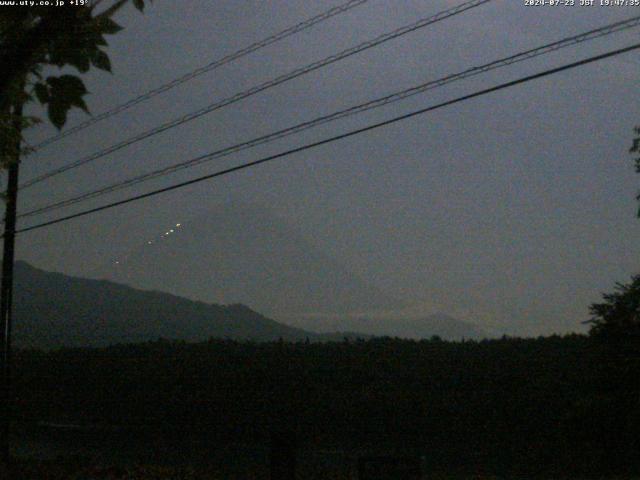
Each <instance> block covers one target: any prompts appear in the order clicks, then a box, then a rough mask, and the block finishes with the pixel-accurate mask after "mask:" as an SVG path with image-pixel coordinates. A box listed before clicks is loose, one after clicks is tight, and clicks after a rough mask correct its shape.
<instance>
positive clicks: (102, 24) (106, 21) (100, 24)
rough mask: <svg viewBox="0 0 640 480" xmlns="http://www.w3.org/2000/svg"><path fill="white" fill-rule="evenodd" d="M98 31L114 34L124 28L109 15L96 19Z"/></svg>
mask: <svg viewBox="0 0 640 480" xmlns="http://www.w3.org/2000/svg"><path fill="white" fill-rule="evenodd" d="M96 27H97V28H98V31H99V32H100V33H102V34H105V35H113V34H115V33H118V32H119V31H120V30H122V27H121V26H120V25H118V24H117V23H116V22H114V21H113V20H112V19H110V18H109V17H99V18H97V19H96Z"/></svg>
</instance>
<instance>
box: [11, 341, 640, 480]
mask: <svg viewBox="0 0 640 480" xmlns="http://www.w3.org/2000/svg"><path fill="white" fill-rule="evenodd" d="M621 361H622V362H623V363H620V362H621ZM638 364H639V361H638V358H637V356H636V357H628V356H627V357H625V358H624V359H623V360H620V359H616V357H615V356H611V355H609V354H608V353H607V352H606V349H603V348H602V346H601V345H600V344H599V343H598V342H597V341H596V340H594V339H593V338H590V337H585V336H578V335H573V336H567V337H549V338H539V339H527V340H522V339H509V338H504V339H501V340H491V341H481V342H470V341H468V342H461V343H448V342H442V341H438V340H431V341H407V340H394V339H389V338H381V339H373V340H369V341H356V342H353V341H351V342H346V341H345V342H341V343H327V344H313V343H311V344H307V343H305V342H300V343H285V342H275V343H264V344H254V343H237V342H233V341H219V340H211V341H209V342H204V343H199V344H186V343H175V342H152V343H146V344H138V345H122V346H114V347H110V348H105V349H73V350H71V349H67V350H60V351H55V352H49V353H44V352H39V351H21V352H19V353H18V354H17V361H16V374H15V388H16V391H15V395H16V397H15V398H16V402H17V403H16V413H17V415H18V418H19V419H20V420H21V421H23V422H25V421H26V422H31V421H40V420H46V421H51V422H74V423H91V424H110V425H113V424H117V425H127V426H133V425H139V426H146V427H148V426H153V425H155V426H158V427H162V429H165V430H166V429H171V428H175V429H178V430H180V431H181V432H182V435H197V434H203V433H204V434H205V435H206V436H207V438H209V439H211V440H210V441H214V440H213V439H236V440H238V439H240V440H242V441H247V442H255V443H263V444H264V442H265V441H266V439H267V438H268V436H269V432H271V431H272V429H273V428H279V429H282V428H285V429H288V430H289V431H291V432H292V434H293V433H295V434H296V437H297V438H298V439H299V441H300V442H301V443H303V444H307V445H308V444H311V445H314V446H319V447H321V446H323V445H324V446H326V445H333V446H336V445H338V446H343V447H345V448H346V447H347V446H348V447H350V448H353V447H362V446H365V445H369V446H371V445H373V446H375V445H377V446H384V449H386V450H394V451H404V452H408V451H415V452H416V453H419V454H420V455H424V457H425V459H426V463H427V465H428V466H429V468H430V469H433V470H442V471H459V470H463V471H464V470H467V471H472V472H477V471H480V470H481V471H486V472H511V473H518V474H521V475H524V474H535V473H546V474H549V473H554V474H559V473H572V474H573V473H582V474H588V473H591V474H593V473H597V472H607V473H611V472H616V471H629V470H634V469H635V470H637V469H638V468H639V467H640V461H639V459H640V455H636V454H637V452H638V446H639V444H638V438H640V414H639V411H638V408H637V402H638V398H639V395H638V393H639V391H640V390H639V389H638V381H637V379H638V374H639V373H640V369H639V368H638ZM612 372H617V373H616V375H615V376H612ZM612 379H614V380H612ZM163 431H164V430H163Z"/></svg>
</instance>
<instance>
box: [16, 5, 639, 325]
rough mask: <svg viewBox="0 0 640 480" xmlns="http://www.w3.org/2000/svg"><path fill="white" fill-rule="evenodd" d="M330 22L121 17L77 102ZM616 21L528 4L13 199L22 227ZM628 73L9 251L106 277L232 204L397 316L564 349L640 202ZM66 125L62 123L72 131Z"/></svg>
mask: <svg viewBox="0 0 640 480" xmlns="http://www.w3.org/2000/svg"><path fill="white" fill-rule="evenodd" d="M338 3H340V2H339V1H337V0H332V1H331V2H329V1H310V0H271V1H268V2H267V1H257V0H256V1H250V0H240V1H239V0H216V1H212V0H184V1H180V2H176V1H166V0H165V1H162V0H157V1H156V2H154V3H153V5H151V6H150V7H149V8H148V9H147V10H146V11H145V14H144V15H140V14H138V13H137V12H136V11H135V10H134V9H133V8H128V9H127V10H125V11H123V12H121V14H119V16H118V20H119V21H120V22H121V23H122V24H123V25H124V26H125V27H126V28H125V30H124V31H123V32H121V33H119V34H118V35H116V36H112V37H111V40H110V48H109V53H110V56H111V59H112V64H113V70H114V73H113V75H109V74H105V73H100V72H97V73H91V74H89V75H87V76H86V83H87V85H88V87H89V90H90V91H91V95H90V96H89V97H88V98H87V103H88V104H89V107H90V109H91V111H92V112H93V113H100V112H102V111H103V110H105V109H107V108H109V107H112V106H114V105H116V104H119V103H122V102H124V101H126V100H128V99H129V98H131V97H132V96H135V95H137V94H140V93H143V92H145V91H146V90H148V89H150V88H153V87H156V86H158V85H160V84H162V83H164V82H167V81H169V80H172V79H173V78H175V77H177V76H179V75H181V74H183V73H185V72H187V71H189V70H191V69H194V68H197V67H199V66H201V65H204V64H206V63H209V62H210V61H212V60H214V59H216V58H219V57H221V56H223V55H225V54H228V53H231V52H233V51H235V50H236V49H239V48H242V47H244V46H246V45H248V44H249V43H252V42H254V41H256V40H260V39H262V38H264V37H265V36H267V35H270V34H272V33H276V32H278V31H280V30H282V29H284V28H286V27H288V26H290V25H292V24H294V23H297V22H299V21H301V20H304V19H306V18H308V17H310V16H312V15H315V14H317V13H320V12H322V11H324V10H326V9H327V8H329V6H330V5H337V4H338ZM458 3H461V2H458V1H453V0H447V1H442V0H438V1H436V0H433V1H430V0H406V1H405V0H395V1H391V0H371V1H369V2H367V3H365V4H364V5H362V6H360V7H357V8H355V9H353V10H351V11H349V12H348V13H345V14H343V15H339V16H337V17H334V18H333V19H331V20H328V21H326V22H324V23H322V24H320V25H317V26H316V27H314V28H312V29H310V30H307V31H305V32H303V33H301V34H298V35H295V36H293V37H291V38H289V39H286V40H284V41H282V42H279V43H277V44H275V45H272V46H270V47H268V48H265V49H263V50H261V51H259V52H257V53H254V54H252V55H249V56H247V57H245V58H243V59H241V60H239V61H237V62H234V63H232V64H229V65H226V66H224V67H222V68H220V69H218V70H216V71H214V72H211V73H208V74H205V75H203V76H201V77H198V78H197V79H196V80H193V81H191V82H188V83H186V84H185V85H182V86H181V87H179V88H176V89H174V90H172V91H171V92H169V93H167V94H165V95H162V96H159V97H156V98H155V99H153V100H152V101H150V102H147V103H144V104H143V105H139V106H138V107H136V108H134V109H132V110H130V111H128V112H126V113H125V114H122V115H118V116H116V117H113V118H112V119H110V120H108V121H105V122H101V123H100V124H98V125H96V126H94V127H92V128H88V129H86V130H84V131H82V132H81V133H80V134H78V135H74V136H70V137H68V138H66V139H65V140H63V141H60V142H58V143H56V144H55V145H53V146H51V147H49V148H47V149H45V150H43V151H41V152H40V153H38V154H37V155H34V156H33V157H30V158H29V159H27V160H25V161H24V163H23V168H22V171H21V176H22V179H24V180H27V179H29V178H32V177H34V176H35V175H37V174H38V173H42V172H45V171H47V170H49V169H51V168H52V167H55V166H59V165H63V164H64V163H67V162H70V161H73V160H76V159H77V158H80V157H82V156H83V155H86V154H89V153H92V152H93V151H95V150H97V149H100V148H102V147H105V146H108V145H110V144H112V143H114V142H116V141H118V140H120V139H122V138H125V137H128V136H130V135H132V134H135V133H138V132H141V131H144V130H146V129H147V128H150V127H153V126H155V125H156V124H158V123H161V122H164V121H167V120H170V119H172V118H174V117H176V116H179V115H181V114H184V113H187V112H190V111H193V110H196V109H198V108H200V107H202V106H205V105H207V104H209V103H212V102H213V101H215V100H216V99H221V98H224V97H226V96H229V95H232V94H234V93H236V92H238V91H240V90H244V89H246V88H249V87H251V86H253V85H255V84H257V83H260V82H262V81H265V80H269V79H270V78H272V77H274V76H277V75H280V74H283V73H286V72H288V71H289V70H291V69H293V68H296V67H299V66H302V65H304V64H306V63H309V62H311V61H314V60H318V59H321V58H323V57H325V56H327V55H330V54H332V53H335V52H337V51H339V50H342V49H344V48H348V47H350V46H353V45H355V44H357V43H359V42H361V41H363V40H367V39H369V38H373V37H375V36H377V35H379V34H381V33H384V32H387V31H390V30H393V29H395V28H397V27H399V26H403V25H405V24H407V23H410V22H412V21H415V20H417V19H418V18H421V17H426V16H429V15H431V14H434V13H437V12H438V11H440V10H443V9H445V8H448V7H450V6H453V5H456V4H458ZM598 3H599V2H598ZM634 15H640V7H636V8H634V7H600V6H593V7H580V6H574V7H549V6H545V7H527V6H525V5H524V0H495V1H494V2H490V3H489V4H487V5H485V6H481V7H478V8H475V9H473V10H470V11H468V12H466V13H463V14H460V15H458V16H456V17H454V18H451V19H448V20H445V21H442V22H440V23H438V24H436V25H433V26H431V27H427V28H424V29H421V30H419V31H417V32H414V33H411V34H408V35H405V36H404V37H402V38H399V39H396V40H393V41H390V42H387V43H386V44H384V45H382V46H379V47H376V48H373V49H370V50H368V51H366V52H363V53H361V54H358V55H355V56H353V57H350V58H348V59H346V60H343V61H340V62H337V63H335V64H333V65H330V66H328V67H326V68H323V69H321V70H318V71H316V72H313V73H311V74H309V75H306V76H304V77H302V78H299V79H296V80H293V81H291V82H288V83H286V84H284V85H281V86H279V87H276V88H274V89H271V90H269V91H267V92H263V93H261V94H259V95H256V96H254V97H252V98H250V99H247V100H244V101H242V102H240V103H238V104H236V105H234V106H231V107H229V108H226V109H224V110H221V111H218V112H215V113H213V114H210V115H206V116H204V117H202V118H200V119H198V120H196V121H193V122H190V123H188V124H185V125H183V126H181V127H178V128H175V129H173V130H170V131H169V132H165V133H163V134H161V135H158V136H156V137H154V138H153V139H150V140H146V141H143V142H140V143H138V144H136V145H134V146H132V147H129V148H127V149H124V150H121V151H119V152H117V153H115V154H113V155H110V156H109V157H106V158H103V159H100V160H98V161H96V162H93V163H92V164H91V165H88V166H86V167H83V168H78V169H76V170H74V171H73V172H69V173H67V174H64V175H60V176H58V177H56V178H55V179H54V180H51V181H48V182H43V183H41V184H39V185H37V186H36V187H33V188H31V189H29V190H26V191H24V192H21V197H20V202H19V209H20V210H21V211H26V210H29V209H31V208H34V207H37V206H40V205H42V204H44V203H50V202H51V201H52V200H58V199H64V198H67V197H68V196H69V195H73V194H77V193H83V192H85V191H89V190H91V189H93V188H96V187H100V186H103V185H107V184H109V183H112V182H114V181H117V180H122V179H125V178H127V177H129V176H132V175H135V174H139V173H143V172H146V171H148V170H150V169H153V168H157V167H159V166H165V165H169V164H171V163H174V162H176V161H179V160H183V159H187V158H190V157H193V156H196V155H199V154H202V153H206V152H209V151H213V150H216V149H218V148H221V147H225V146H228V145H231V144H233V143H236V142H238V141H243V140H247V139H250V138H253V137H256V136H258V135H261V134H265V133H269V132H271V131H274V130H277V129H279V128H284V127H287V126H290V125H293V124H296V123H299V122H301V121H304V120H309V119H312V118H315V117H316V116H319V115H321V114H326V113H330V112H333V111H335V110H337V109H340V108H344V107H348V106H351V105H353V104H356V103H358V102H362V101H366V100H369V99H372V98H375V97H378V96H382V95H384V94H387V93H391V92H394V91H396V90H399V89H402V88H406V87H410V86H412V85H414V84H417V83H421V82H425V81H427V80H429V79H436V78H439V77H442V76H445V75H447V74H451V73H456V72H458V71H460V70H463V69H466V68H469V67H471V66H475V65H481V64H483V63H486V62H489V61H491V60H494V59H498V58H500V57H503V56H506V55H510V54H513V53H517V52H519V51H522V50H525V49H529V48H533V47H535V46H538V45H542V44H544V43H547V42H550V41H553V40H558V39H561V38H564V37H566V36H569V35H573V34H577V33H580V32H582V31H584V30H587V29H590V28H595V27H599V26H602V25H605V24H608V23H611V22H614V21H617V20H621V19H624V18H628V17H631V16H634ZM639 33H640V29H635V30H630V31H627V32H624V33H620V34H615V35H611V36H610V37H607V38H605V39H600V40H595V41H592V42H589V43H587V44H584V45H580V46H577V47H571V48H568V49H565V50H562V51H560V52H555V53H553V54H550V55H546V56H544V57H541V58H537V59H534V60H532V61H529V62H525V63H522V64H518V65H514V66H511V67H508V68H504V69H500V70H496V71H494V72H491V73H489V74H487V75H483V76H479V77H476V78H474V79H470V80H465V81H462V82H457V83H455V84H452V85H450V86H447V87H445V88H440V89H437V90H433V91H431V92H429V93H426V94H422V95H418V96H415V97H413V98H411V99H409V100H406V101H404V102H400V103H397V104H394V105H392V106H388V107H385V108H381V109H378V110H375V111H372V112H368V113H366V114H363V115H359V116H357V117H354V118H351V119H348V120H343V121H339V122H335V123H332V124H329V125H325V126H322V127H320V128H316V129H312V130H310V131H308V132H305V133H304V134H301V135H297V136H295V137H291V138H287V139H284V140H281V141H278V142H274V143H273V144H270V145H268V146H264V147H259V148H255V149H252V150H250V151H246V152H243V153H241V154H239V155H235V156H233V157H227V159H225V160H223V161H220V160H217V161H215V162H212V163H210V164H205V165H202V166H199V167H196V168H192V169H189V170H186V171H183V172H181V173H179V174H175V175H172V176H169V177H165V178H163V179H161V180H156V181H153V182H149V183H146V184H144V185H140V186H138V187H137V188H135V189H131V190H127V191H121V192H119V193H118V194H113V195H112V196H107V197H101V198H100V199H99V200H95V201H93V202H87V203H85V204H83V205H82V206H78V207H77V208H70V209H67V210H65V211H64V213H71V212H74V211H77V210H79V209H81V208H86V207H88V206H94V205H99V204H102V203H104V202H105V201H108V200H115V199H118V198H123V197H124V196H127V195H129V194H132V193H139V192H144V191H147V190H150V189H151V188H154V187H158V186H163V185H168V184H171V183H174V182H177V181H180V180H185V179H188V178H192V177H195V176H198V175H201V174H204V173H207V172H210V171H214V170H217V169H219V168H220V167H221V166H228V165H235V164H238V163H241V162H245V161H248V160H254V159H257V158H260V157H261V156H265V155H267V154H270V153H275V152H278V151H281V150H284V149H286V148H290V147H292V146H298V145H302V144H304V143H307V142H310V141H313V140H317V139H321V138H324V137H326V136H330V135H332V134H337V133H340V132H343V131H346V130H348V129H350V128H354V127H357V126H364V125H366V124H369V123H372V122H375V121H380V120H383V119H387V118H391V117H393V116H395V115H399V114H402V113H405V112H409V111H411V110H415V109H417V108H421V107H425V106H428V105H430V104H434V103H437V102H439V101H443V100H446V99H450V98H454V97H456V96H459V95H462V94H465V93H470V92H472V91H475V90H477V89H480V88H485V87H488V86H492V85H494V84H497V83H500V82H504V81H508V80H512V79H515V78H518V77H520V76H523V75H526V74H531V73H534V72H537V71H541V70H544V69H547V68H551V67H554V66H559V65H562V64H564V63H567V62H571V61H575V60H577V59H581V58H584V57H588V56H591V55H595V54H597V53H602V52H605V51H607V50H610V49H613V48H619V47H622V46H627V45H630V44H632V43H635V42H638V40H639V38H640V35H639ZM639 66H640V53H638V52H637V51H636V52H632V53H628V54H625V55H624V56H619V57H616V58H615V59H609V60H605V61H602V62H599V63H597V64H592V65H589V66H586V67H581V68H579V69H576V70H572V71H570V72H565V73H561V74H558V75H554V76H552V77H549V78H546V79H543V80H538V81H534V82H530V83H527V84H524V85H521V86H518V87H515V88H512V89H508V90H504V91H500V92H497V93H493V94H490V95H487V96H484V97H482V98H478V99H474V100H470V101H466V102H463V103H460V104H457V105H455V106H452V107H448V108H446V109H441V110H438V111H436V112H432V113H429V114H426V115H422V116H418V117H414V118H412V119H410V120H407V121H404V122H401V123H396V124H394V125H392V126H389V127H385V128H383V129H378V130H376V131H373V132H369V133H365V134H362V135H359V136H357V137H352V138H349V139H346V140H343V141H340V142H336V143H333V144H330V145H326V146H323V147H320V148H316V149H313V150H307V151H305V152H303V153H300V154H297V155H295V156H290V157H287V158H285V159H281V160H278V161H276V162H273V163H270V164H267V165H263V166H260V167H257V168H253V169H250V170H245V171H242V172H239V173H235V174H232V175H229V176H226V177H224V178H220V179H217V180H215V181H210V182H205V183H200V184H197V185H194V186H191V187H188V188H185V189H182V190H179V191H174V192H172V193H168V194H165V195H162V196H157V197H154V198H152V199H147V200H143V201H140V202H137V203H135V204H129V205H127V206H124V207H119V208H116V209H112V210H109V211H106V212H103V213H99V214H96V215H92V216H88V217H84V218H82V219H77V220H73V221H69V222H66V223H62V224H59V225H56V226H52V227H50V228H45V229H40V230H37V231H34V232H30V233H25V234H23V235H20V236H19V238H18V257H19V258H21V259H24V260H27V261H29V262H31V263H33V264H34V265H35V266H38V267H41V268H44V269H48V270H56V271H60V272H64V273H68V274H73V275H80V276H94V277H106V278H108V277H109V276H110V272H109V271H108V267H107V268H105V267H102V266H103V265H109V263H110V262H111V261H112V260H115V259H117V258H119V257H120V256H122V255H125V254H126V252H128V251H131V250H132V249H136V248H139V246H140V245H141V244H143V243H144V242H145V241H146V240H147V239H148V238H150V237H152V236H155V235H157V234H158V233H159V232H162V231H164V230H166V229H167V228H168V226H169V225H172V224H175V223H176V222H180V221H184V220H185V219H189V218H194V217H197V216H198V215H200V214H201V213H202V212H206V210H207V209H208V208H213V207H214V206H216V205H218V204H220V202H225V201H229V199H234V198H236V199H242V200H245V201H251V202H257V203H261V204H263V205H265V206H267V207H269V208H271V209H273V210H274V212H275V213H276V214H278V215H279V216H281V217H283V218H284V219H286V220H287V221H288V222H289V223H290V224H292V225H293V226H295V228H296V229H297V230H298V231H299V232H300V234H301V235H303V236H304V237H306V238H307V239H308V240H309V241H311V242H313V243H314V244H315V245H316V246H317V247H319V248H320V249H321V250H323V251H324V252H325V253H327V254H328V255H330V256H332V257H334V258H335V259H337V260H338V261H340V262H342V264H343V265H344V266H345V267H347V268H348V269H349V270H351V271H352V272H354V273H355V274H356V275H358V276H360V277H361V278H363V279H366V280H367V281H368V282H370V283H373V284H375V285H376V286H377V287H379V288H381V289H382V290H384V291H386V292H388V293H389V294H392V295H394V296H397V297H400V298H403V299H405V300H407V302H408V303H409V304H410V305H412V307H411V308H410V309H409V310H411V311H412V312H413V313H419V314H422V313H424V314H427V313H433V312H435V311H443V312H447V313H449V314H451V315H454V316H458V317H460V318H462V319H467V320H473V321H476V322H478V323H480V324H481V325H483V326H485V327H492V328H495V329H497V330H499V331H503V332H508V333H517V334H522V335H532V334H542V333H545V334H546V333H551V332H568V331H574V330H579V329H582V328H584V327H583V326H581V324H580V322H581V321H583V320H586V319H587V318H588V305H589V304H590V303H592V302H595V301H598V300H599V299H600V295H601V293H602V292H606V291H610V290H611V289H612V287H613V285H614V283H615V282H616V281H626V280H628V279H629V278H630V276H631V275H632V274H634V273H637V272H638V270H639V268H638V267H639V266H640V265H639V263H640V262H639V259H640V242H639V241H638V240H640V221H639V220H637V219H636V218H635V217H634V215H635V211H636V207H637V205H636V202H635V200H634V196H635V195H636V193H637V190H638V184H639V182H638V177H637V176H636V175H635V174H634V170H633V163H632V157H631V156H630V155H629V153H628V149H629V147H630V145H631V141H632V137H633V131H632V128H633V126H634V125H635V124H636V123H640V99H639V97H638V95H637V87H638V73H639V72H638V69H639ZM33 111H34V112H37V109H34V110H33ZM84 118H85V117H84V116H83V114H81V113H75V114H73V115H71V116H70V119H69V125H73V124H75V123H77V122H79V121H82V120H83V119H84ZM52 133H54V131H53V129H52V128H50V127H48V126H46V125H43V126H38V127H36V128H34V129H33V130H32V131H30V132H29V133H28V136H27V138H28V140H29V141H30V142H37V141H39V140H42V139H44V138H46V137H47V136H49V135H51V134H52ZM61 213H62V211H58V212H55V214H51V215H49V216H47V215H43V216H41V217H38V218H37V220H46V219H49V218H55V217H56V216H58V215H59V214H61ZM35 221H36V219H35V218H34V219H32V220H30V221H28V222H27V221H25V222H23V223H22V224H21V226H27V225H29V224H33V223H35ZM203 241H206V239H203ZM149 274H150V275H152V274H153V266H150V267H149ZM247 303H249V304H250V301H249V300H248V302H247Z"/></svg>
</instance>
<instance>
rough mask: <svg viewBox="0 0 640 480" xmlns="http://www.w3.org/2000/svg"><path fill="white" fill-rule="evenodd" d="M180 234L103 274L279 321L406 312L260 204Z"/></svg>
mask: <svg viewBox="0 0 640 480" xmlns="http://www.w3.org/2000/svg"><path fill="white" fill-rule="evenodd" d="M173 229H174V230H175V231H174V232H173V233H171V234H170V235H162V236H160V237H159V238H158V239H154V241H153V242H152V243H151V244H146V243H145V244H144V245H141V246H140V247H139V248H138V249H136V250H135V251H133V252H131V253H130V254H129V255H127V256H126V257H124V258H122V259H120V262H119V264H118V265H109V266H108V267H107V268H105V270H104V274H103V275H106V276H107V277H108V278H109V279H111V280H114V281H116V282H118V283H125V284H127V285H132V286H135V287H139V288H144V289H149V290H160V291H167V292H172V293H175V294H177V295H181V296H184V297H187V298H193V299H198V300H202V301H205V302H212V303H243V304H245V305H249V306H250V307H251V308H253V309H256V310H258V311H260V312H263V313H264V314H265V315H268V316H270V317H273V318H277V319H279V318H281V317H294V316H298V315H304V314H308V313H324V314H344V313H348V312H353V311H372V310H376V309H385V310H391V309H395V308H399V307H401V306H402V302H401V301H399V300H397V299H395V298H393V297H392V296H390V295H387V294H385V293H384V292H382V291H381V290H380V289H378V288H376V287H375V286H373V285H371V284H369V283H367V282H365V281H363V280H361V279H359V278H358V277H357V276H355V275H353V274H351V273H350V272H349V271H348V270H346V269H345V268H344V266H342V265H341V264H340V263H339V262H338V261H336V260H334V259H332V258H330V257H328V256H326V255H324V254H323V253H322V252H320V251H319V250H318V249H317V248H316V247H315V246H313V245H312V244H310V243H309V242H308V241H306V240H305V239H304V238H302V236H301V235H299V234H298V233H297V231H296V230H295V228H294V227H292V226H290V225H288V224H287V223H286V222H285V221H284V220H282V219H281V218H279V217H277V216H275V215H274V214H273V213H272V212H271V211H270V210H268V209H267V208H264V207H262V206H260V205H255V204H247V203H243V202H237V201H234V202H228V203H225V204H220V205H218V206H217V207H216V208H215V209H212V210H210V211H209V212H207V213H206V214H203V215H200V216H199V217H197V218H195V219H193V220H191V221H185V222H184V223H182V224H181V225H180V227H177V226H176V227H173Z"/></svg>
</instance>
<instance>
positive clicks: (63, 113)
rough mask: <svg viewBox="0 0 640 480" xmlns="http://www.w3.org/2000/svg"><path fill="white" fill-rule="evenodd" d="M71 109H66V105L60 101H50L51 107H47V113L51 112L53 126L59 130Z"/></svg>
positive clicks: (50, 117)
mask: <svg viewBox="0 0 640 480" xmlns="http://www.w3.org/2000/svg"><path fill="white" fill-rule="evenodd" d="M68 111H69V109H68V108H67V109H65V108H64V106H63V105H62V104H61V103H59V102H50V103H49V108H48V109H47V113H48V114H49V120H51V123H53V126H54V127H56V128H57V129H58V130H60V129H61V128H62V126H63V125H64V124H65V122H66V121H67V112H68Z"/></svg>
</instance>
